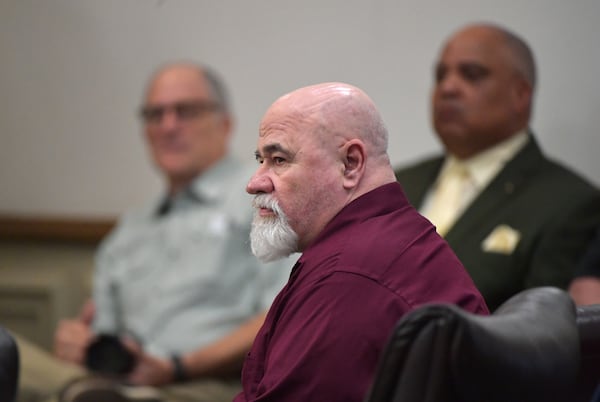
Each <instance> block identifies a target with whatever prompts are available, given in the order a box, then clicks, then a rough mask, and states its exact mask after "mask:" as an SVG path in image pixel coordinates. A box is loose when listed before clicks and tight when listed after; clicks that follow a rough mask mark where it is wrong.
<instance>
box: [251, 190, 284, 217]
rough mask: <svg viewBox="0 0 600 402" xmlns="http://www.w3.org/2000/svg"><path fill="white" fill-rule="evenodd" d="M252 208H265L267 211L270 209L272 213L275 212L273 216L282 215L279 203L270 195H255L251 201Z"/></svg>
mask: <svg viewBox="0 0 600 402" xmlns="http://www.w3.org/2000/svg"><path fill="white" fill-rule="evenodd" d="M252 206H253V207H254V208H256V209H259V208H267V209H270V210H272V211H273V212H275V214H276V215H278V216H281V215H282V211H281V207H280V206H279V203H278V202H277V200H276V199H275V197H273V196H272V195H270V194H257V195H255V196H254V199H253V200H252Z"/></svg>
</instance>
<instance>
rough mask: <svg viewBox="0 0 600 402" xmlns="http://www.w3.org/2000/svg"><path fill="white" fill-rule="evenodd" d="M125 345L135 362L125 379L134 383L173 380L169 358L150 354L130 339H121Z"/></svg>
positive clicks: (141, 383)
mask: <svg viewBox="0 0 600 402" xmlns="http://www.w3.org/2000/svg"><path fill="white" fill-rule="evenodd" d="M122 341H123V344H124V345H125V347H126V348H127V349H128V350H129V351H130V352H131V353H132V354H133V355H134V359H135V363H134V366H133V370H132V371H131V373H129V375H128V377H127V380H128V381H129V382H130V383H132V384H135V385H155V386H160V385H165V384H169V383H171V382H173V373H174V368H173V363H172V362H171V360H167V359H159V358H157V357H154V356H150V355H148V354H146V353H144V351H143V350H142V348H141V347H140V345H138V344H137V343H136V342H135V341H133V340H131V339H122Z"/></svg>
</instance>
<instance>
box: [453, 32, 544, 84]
mask: <svg viewBox="0 0 600 402" xmlns="http://www.w3.org/2000/svg"><path fill="white" fill-rule="evenodd" d="M465 36H478V37H479V38H480V40H481V41H482V43H486V44H488V45H491V46H492V48H493V49H496V50H495V51H499V50H500V49H502V51H504V52H506V54H505V56H506V58H507V61H508V62H509V63H510V64H511V66H512V68H513V69H514V72H515V73H516V74H518V75H519V76H520V77H521V78H522V79H524V80H525V81H527V83H528V84H529V85H530V86H531V87H532V88H535V84H536V80H537V77H536V75H537V73H536V66H535V58H534V56H533V52H532V51H531V48H530V47H529V45H528V44H527V42H525V40H523V39H522V38H521V37H520V36H519V35H517V34H516V33H514V32H511V31H509V30H508V29H506V28H504V27H501V26H499V25H495V24H489V23H488V24H486V23H480V24H472V25H467V26H466V27H463V28H462V29H460V30H459V31H457V32H456V33H455V34H454V35H453V36H452V37H451V38H450V39H449V40H448V43H450V42H452V41H453V40H457V39H460V38H462V37H465Z"/></svg>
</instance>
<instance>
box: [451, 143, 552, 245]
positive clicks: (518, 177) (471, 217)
mask: <svg viewBox="0 0 600 402" xmlns="http://www.w3.org/2000/svg"><path fill="white" fill-rule="evenodd" d="M542 161H543V156H542V153H541V150H540V148H539V146H538V145H537V143H536V141H535V140H534V138H533V136H531V137H530V140H529V143H528V144H527V145H526V146H525V147H524V148H523V149H522V150H521V151H520V152H519V153H518V154H517V155H516V156H515V157H514V158H513V159H512V160H511V161H509V162H508V163H507V164H506V166H505V167H504V168H503V169H502V170H501V171H500V173H499V174H498V175H497V176H496V177H495V178H494V179H493V180H492V182H491V183H490V184H489V185H488V186H487V187H486V188H485V189H484V190H483V191H482V192H481V194H479V196H478V197H477V198H476V199H475V200H473V202H472V204H471V205H470V206H469V207H468V208H467V210H466V211H465V212H464V213H463V215H461V216H460V217H459V218H458V220H457V221H456V223H455V224H454V226H453V227H452V228H451V229H450V231H449V232H448V233H447V234H446V240H447V241H448V242H449V243H451V244H452V243H453V241H457V242H458V241H459V239H461V238H464V237H465V236H468V234H469V233H472V232H473V231H475V230H476V228H477V227H478V226H479V225H480V223H481V222H485V223H489V222H490V221H492V222H493V221H494V220H495V218H494V217H493V215H494V214H496V213H497V211H498V210H499V209H501V208H502V206H503V205H505V204H506V202H507V201H508V200H509V199H510V198H512V197H514V196H515V195H516V194H518V193H519V192H520V191H521V190H522V189H523V188H524V186H525V185H526V184H527V180H528V179H529V178H530V177H531V176H532V175H533V174H534V173H532V172H533V171H535V170H537V169H539V166H541V162H542Z"/></svg>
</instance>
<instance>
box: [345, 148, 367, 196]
mask: <svg viewBox="0 0 600 402" xmlns="http://www.w3.org/2000/svg"><path fill="white" fill-rule="evenodd" d="M342 152H343V155H342V157H343V160H344V188H345V189H351V188H354V187H356V186H357V185H358V183H359V182H360V179H361V178H362V176H363V174H364V171H365V165H366V150H365V144H364V143H363V142H362V141H360V140H359V139H354V140H350V141H348V142H346V143H345V144H344V146H343V147H342Z"/></svg>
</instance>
